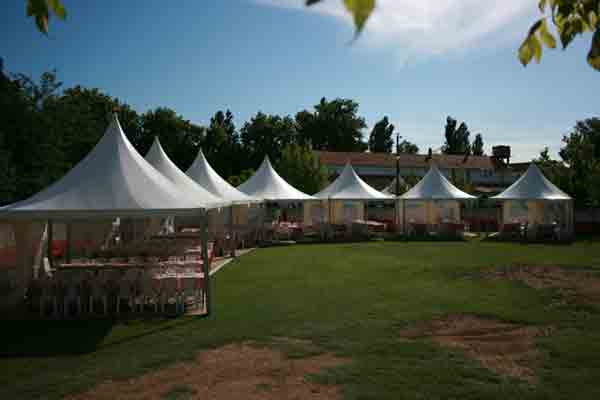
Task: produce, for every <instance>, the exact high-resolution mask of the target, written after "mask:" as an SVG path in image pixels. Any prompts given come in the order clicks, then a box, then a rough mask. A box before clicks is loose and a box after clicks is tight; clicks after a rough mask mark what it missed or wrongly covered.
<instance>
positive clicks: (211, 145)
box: [202, 110, 246, 178]
mask: <svg viewBox="0 0 600 400" xmlns="http://www.w3.org/2000/svg"><path fill="white" fill-rule="evenodd" d="M202 148H203V150H204V155H205V156H206V158H207V159H208V161H209V162H210V163H211V165H212V167H213V168H214V169H215V170H216V171H217V172H218V173H219V174H221V176H223V177H225V178H227V177H229V176H231V175H236V174H238V173H239V172H240V171H241V170H242V169H243V168H244V165H245V163H246V162H245V160H246V157H245V155H244V154H243V151H242V148H241V144H240V137H239V134H238V132H237V130H236V127H235V124H234V122H233V113H232V112H231V111H230V110H227V111H225V112H223V111H220V110H219V111H217V112H216V113H215V114H214V116H213V117H212V118H211V119H210V125H209V126H208V128H207V129H206V136H205V139H204V143H202Z"/></svg>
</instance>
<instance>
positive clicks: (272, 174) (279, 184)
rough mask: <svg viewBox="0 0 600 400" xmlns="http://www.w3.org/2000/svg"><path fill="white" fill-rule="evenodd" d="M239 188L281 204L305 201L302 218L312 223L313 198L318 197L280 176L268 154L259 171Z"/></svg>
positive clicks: (308, 223) (248, 193)
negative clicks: (299, 188) (297, 187)
mask: <svg viewBox="0 0 600 400" xmlns="http://www.w3.org/2000/svg"><path fill="white" fill-rule="evenodd" d="M238 190H240V191H241V192H243V193H245V194H247V195H249V196H252V197H256V198H258V199H262V200H265V201H267V202H271V203H278V204H280V205H281V204H282V203H283V204H286V205H290V203H303V204H302V211H303V216H302V220H303V221H304V223H305V224H307V225H311V224H312V219H313V218H312V204H311V203H312V202H311V200H316V199H315V198H314V197H313V196H309V195H308V194H306V193H303V192H301V191H300V190H298V189H296V188H294V187H293V186H292V185H290V184H289V183H287V182H286V181H285V180H284V179H283V178H282V177H281V176H279V174H278V173H277V172H276V171H275V169H274V168H273V166H272V165H271V162H270V161H269V157H268V156H267V157H265V159H264V161H263V163H262V164H261V166H260V168H259V169H258V171H256V173H255V174H254V175H252V176H251V177H250V178H249V179H248V180H247V181H246V182H244V183H242V184H241V185H240V186H238Z"/></svg>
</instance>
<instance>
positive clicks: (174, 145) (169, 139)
mask: <svg viewBox="0 0 600 400" xmlns="http://www.w3.org/2000/svg"><path fill="white" fill-rule="evenodd" d="M140 124H141V136H140V137H139V138H138V140H137V141H134V142H136V144H137V146H136V147H137V148H138V150H139V151H140V153H141V154H146V152H148V150H150V147H151V146H152V142H153V141H154V137H158V138H159V139H160V143H161V145H162V147H163V149H164V150H165V152H166V153H167V155H168V156H169V157H170V158H171V160H172V161H173V162H174V163H175V164H176V165H177V166H178V167H179V168H180V169H182V170H186V169H187V168H188V167H189V166H190V165H191V164H192V162H193V161H194V159H195V158H196V155H197V154H198V150H199V149H200V146H201V144H202V141H203V139H204V134H205V128H204V127H202V126H198V125H194V124H192V123H191V122H190V121H187V120H185V119H183V117H181V116H180V115H177V113H176V112H175V111H174V110H171V109H170V108H166V107H158V108H156V109H154V110H150V111H147V112H145V113H144V114H142V115H141V116H140Z"/></svg>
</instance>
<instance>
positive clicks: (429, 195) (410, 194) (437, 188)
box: [400, 165, 477, 200]
mask: <svg viewBox="0 0 600 400" xmlns="http://www.w3.org/2000/svg"><path fill="white" fill-rule="evenodd" d="M400 198H401V199H403V200H473V199H476V198H477V197H475V196H471V195H470V194H468V193H465V192H463V191H462V190H460V189H459V188H457V187H456V186H454V185H453V184H452V183H450V181H448V179H446V177H445V176H444V175H443V174H442V173H441V172H440V170H439V169H438V167H437V166H435V165H432V166H431V168H430V169H429V172H427V174H426V175H425V176H424V177H423V179H421V180H420V181H419V183H417V184H416V185H415V186H413V187H412V188H411V189H410V190H409V191H407V192H406V193H404V194H403V195H402V196H400Z"/></svg>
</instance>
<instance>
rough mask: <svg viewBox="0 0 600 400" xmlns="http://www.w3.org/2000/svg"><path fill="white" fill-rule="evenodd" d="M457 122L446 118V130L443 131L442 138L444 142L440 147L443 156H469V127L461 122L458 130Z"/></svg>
mask: <svg viewBox="0 0 600 400" xmlns="http://www.w3.org/2000/svg"><path fill="white" fill-rule="evenodd" d="M457 125H458V121H456V120H455V119H454V118H452V117H448V118H446V128H445V130H444V137H445V138H446V142H445V143H444V145H443V146H442V151H443V152H444V153H445V154H463V155H466V154H470V152H471V142H470V140H469V136H470V135H471V132H469V127H468V126H467V124H466V123H465V122H461V123H460V125H459V126H458V128H457V127H456V126H457Z"/></svg>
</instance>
